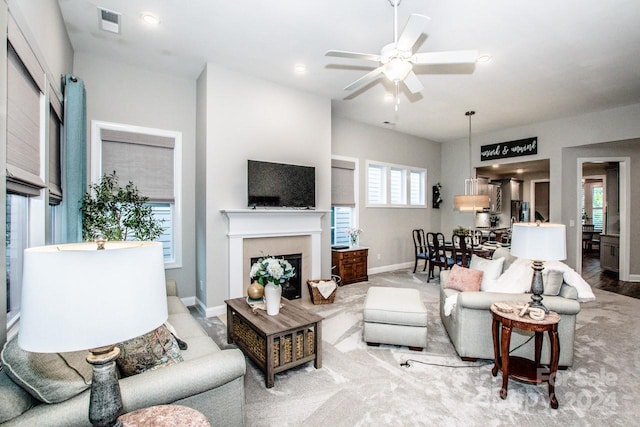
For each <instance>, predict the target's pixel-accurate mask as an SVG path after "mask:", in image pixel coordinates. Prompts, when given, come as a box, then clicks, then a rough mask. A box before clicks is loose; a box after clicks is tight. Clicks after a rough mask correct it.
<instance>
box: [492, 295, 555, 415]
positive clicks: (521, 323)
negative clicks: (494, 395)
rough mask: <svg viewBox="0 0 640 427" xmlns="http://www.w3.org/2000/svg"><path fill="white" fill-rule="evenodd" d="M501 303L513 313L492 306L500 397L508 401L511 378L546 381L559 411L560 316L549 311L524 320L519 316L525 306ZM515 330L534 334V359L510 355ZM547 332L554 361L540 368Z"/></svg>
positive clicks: (552, 399) (550, 396)
mask: <svg viewBox="0 0 640 427" xmlns="http://www.w3.org/2000/svg"><path fill="white" fill-rule="evenodd" d="M501 304H506V305H508V306H509V307H510V308H511V309H512V310H513V311H511V312H504V311H500V310H498V308H497V307H496V305H495V304H492V305H491V314H492V316H493V322H492V332H493V352H494V356H495V365H494V367H493V369H492V370H491V373H492V374H493V376H494V377H495V376H496V375H497V374H498V371H502V388H501V389H500V397H501V398H502V399H506V398H507V386H508V383H509V378H515V379H518V380H520V381H524V382H528V383H533V384H539V383H544V382H546V383H547V384H548V385H549V400H550V403H551V407H552V408H553V409H558V399H557V398H556V393H555V386H554V385H555V377H556V373H557V372H558V357H559V356H560V341H559V340H558V322H560V315H558V313H556V312H553V311H550V312H549V313H547V314H546V316H545V317H544V319H542V320H533V319H532V318H530V317H529V316H528V314H525V315H524V316H522V317H521V316H520V315H519V312H520V308H522V303H515V302H505V303H501ZM501 325H502V327H501ZM513 328H518V329H522V330H525V331H531V332H534V333H535V354H534V360H529V359H525V358H523V357H518V356H510V355H509V344H510V343H511V331H512V330H513ZM500 330H501V331H500ZM544 332H547V333H548V334H549V341H550V343H551V358H550V366H549V368H548V369H547V368H544V367H541V366H540V353H541V351H542V336H543V334H544Z"/></svg>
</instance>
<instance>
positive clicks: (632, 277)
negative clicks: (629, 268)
mask: <svg viewBox="0 0 640 427" xmlns="http://www.w3.org/2000/svg"><path fill="white" fill-rule="evenodd" d="M629 281H630V282H640V274H630V275H629Z"/></svg>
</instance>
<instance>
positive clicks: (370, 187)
mask: <svg viewBox="0 0 640 427" xmlns="http://www.w3.org/2000/svg"><path fill="white" fill-rule="evenodd" d="M385 171H386V168H385V167H384V166H382V165H375V164H369V165H368V166H367V202H368V203H369V204H370V205H383V204H385V202H386V199H387V197H386V193H385V190H386V188H387V186H386V180H387V179H386V176H385Z"/></svg>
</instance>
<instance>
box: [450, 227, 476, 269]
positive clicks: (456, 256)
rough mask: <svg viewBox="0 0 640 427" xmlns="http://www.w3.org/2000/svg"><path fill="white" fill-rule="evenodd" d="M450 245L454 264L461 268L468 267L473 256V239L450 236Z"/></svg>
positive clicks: (455, 235) (456, 235)
mask: <svg viewBox="0 0 640 427" xmlns="http://www.w3.org/2000/svg"><path fill="white" fill-rule="evenodd" d="M451 243H452V246H453V257H452V258H453V260H454V262H455V263H456V264H458V265H459V266H461V267H469V265H470V264H471V255H473V237H471V236H460V235H458V234H454V235H453V236H451Z"/></svg>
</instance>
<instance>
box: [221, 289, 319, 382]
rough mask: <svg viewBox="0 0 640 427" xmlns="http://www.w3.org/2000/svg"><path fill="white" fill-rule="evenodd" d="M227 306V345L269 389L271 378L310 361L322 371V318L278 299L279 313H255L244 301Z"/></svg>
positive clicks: (231, 301) (233, 300)
mask: <svg viewBox="0 0 640 427" xmlns="http://www.w3.org/2000/svg"><path fill="white" fill-rule="evenodd" d="M225 302H226V303H227V342H229V343H235V344H236V345H237V346H238V347H239V348H240V349H241V350H242V351H243V352H244V353H245V354H246V355H247V356H249V358H250V359H251V360H253V362H254V363H255V364H256V365H258V367H259V368H260V369H261V370H262V372H264V374H265V385H266V387H267V388H271V387H273V383H274V376H275V374H276V373H278V372H282V371H285V370H287V369H289V368H293V367H294V366H298V365H301V364H303V363H306V362H309V361H311V360H313V361H314V363H313V365H314V366H315V368H316V369H319V368H321V367H322V317H321V316H318V315H317V314H314V313H311V312H309V311H306V310H304V309H302V308H300V307H299V306H298V305H297V304H296V303H294V302H290V301H288V300H287V299H285V298H283V299H282V304H283V306H282V307H281V308H280V313H278V314H277V315H275V316H269V315H268V314H267V312H266V311H263V310H256V311H255V312H254V311H253V310H252V308H251V307H250V306H249V304H247V301H246V299H245V298H234V299H230V300H226V301H225Z"/></svg>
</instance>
